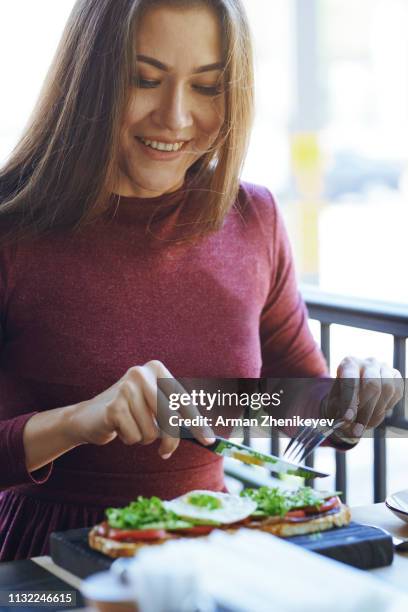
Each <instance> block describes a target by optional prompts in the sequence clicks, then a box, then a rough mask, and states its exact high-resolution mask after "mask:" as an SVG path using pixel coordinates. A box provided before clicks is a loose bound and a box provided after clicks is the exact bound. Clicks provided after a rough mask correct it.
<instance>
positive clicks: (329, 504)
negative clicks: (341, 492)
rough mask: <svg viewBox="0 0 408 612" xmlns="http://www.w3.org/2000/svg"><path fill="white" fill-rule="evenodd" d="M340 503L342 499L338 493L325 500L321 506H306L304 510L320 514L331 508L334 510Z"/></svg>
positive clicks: (308, 512) (307, 512)
mask: <svg viewBox="0 0 408 612" xmlns="http://www.w3.org/2000/svg"><path fill="white" fill-rule="evenodd" d="M339 504H340V500H339V498H338V497H337V495H335V496H334V497H330V498H329V499H326V501H324V502H323V503H322V504H321V505H320V506H306V508H303V510H304V511H305V512H306V514H320V513H321V512H328V511H329V510H332V509H333V508H335V507H336V506H338V505H339Z"/></svg>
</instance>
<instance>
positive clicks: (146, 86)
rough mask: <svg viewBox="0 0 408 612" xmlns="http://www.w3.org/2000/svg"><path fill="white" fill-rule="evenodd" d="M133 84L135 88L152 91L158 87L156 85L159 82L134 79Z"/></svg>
mask: <svg viewBox="0 0 408 612" xmlns="http://www.w3.org/2000/svg"><path fill="white" fill-rule="evenodd" d="M133 83H134V85H135V86H136V87H140V88H142V89H152V88H153V87H158V85H160V81H152V80H149V79H141V78H140V77H134V79H133Z"/></svg>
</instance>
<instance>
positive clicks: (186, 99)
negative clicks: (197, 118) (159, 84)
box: [153, 84, 193, 132]
mask: <svg viewBox="0 0 408 612" xmlns="http://www.w3.org/2000/svg"><path fill="white" fill-rule="evenodd" d="M190 101H191V100H190V96H189V95H188V92H186V91H185V89H184V88H183V86H182V85H181V84H180V85H178V84H174V85H172V86H168V88H166V90H164V91H163V94H162V96H161V98H160V102H159V105H158V107H157V108H156V110H155V111H154V113H153V120H154V121H155V123H156V124H157V125H158V126H160V127H161V128H163V129H168V130H171V131H172V132H176V131H178V132H180V131H181V130H182V129H184V128H187V127H190V126H191V125H192V123H193V117H192V112H191V108H190V106H191V105H190Z"/></svg>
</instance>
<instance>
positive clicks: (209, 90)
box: [193, 85, 222, 96]
mask: <svg viewBox="0 0 408 612" xmlns="http://www.w3.org/2000/svg"><path fill="white" fill-rule="evenodd" d="M193 87H194V89H195V90H196V91H198V92H199V93H201V94H203V95H204V96H218V95H219V94H220V93H222V89H221V87H220V86H219V85H211V86H210V85H193Z"/></svg>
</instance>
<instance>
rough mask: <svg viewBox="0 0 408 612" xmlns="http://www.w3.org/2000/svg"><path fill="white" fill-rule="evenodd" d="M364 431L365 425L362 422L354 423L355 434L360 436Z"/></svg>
mask: <svg viewBox="0 0 408 612" xmlns="http://www.w3.org/2000/svg"><path fill="white" fill-rule="evenodd" d="M363 433H364V425H361V423H357V424H356V425H354V427H353V435H355V436H356V437H357V438H359V437H360V436H362V435H363Z"/></svg>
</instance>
